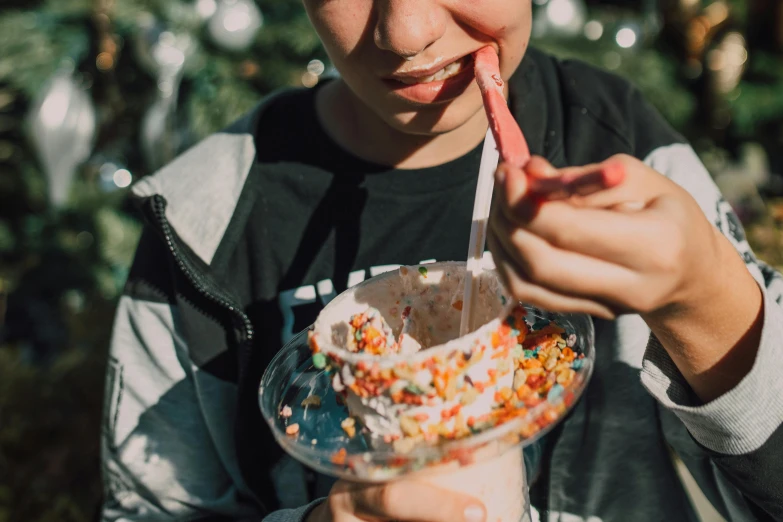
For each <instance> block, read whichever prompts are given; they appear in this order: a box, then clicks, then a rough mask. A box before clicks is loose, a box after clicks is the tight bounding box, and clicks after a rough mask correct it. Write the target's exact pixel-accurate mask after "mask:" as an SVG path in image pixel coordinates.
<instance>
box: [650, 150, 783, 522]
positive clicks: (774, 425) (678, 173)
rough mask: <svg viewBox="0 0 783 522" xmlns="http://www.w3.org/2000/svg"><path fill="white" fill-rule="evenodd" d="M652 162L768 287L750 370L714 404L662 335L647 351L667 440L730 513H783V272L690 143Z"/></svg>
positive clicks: (656, 154)
mask: <svg viewBox="0 0 783 522" xmlns="http://www.w3.org/2000/svg"><path fill="white" fill-rule="evenodd" d="M646 163H647V164H648V165H650V166H651V167H653V168H654V169H655V170H657V171H658V172H661V173H662V174H665V175H666V176H668V177H669V178H671V179H672V180H673V181H675V182H676V183H678V184H679V185H681V186H682V187H684V188H685V189H686V190H688V192H689V193H690V194H691V195H692V196H693V197H694V198H695V199H696V201H697V202H698V204H699V205H700V207H701V208H702V210H703V212H704V213H705V215H706V216H707V218H708V219H709V220H710V221H711V222H712V223H713V224H714V225H715V226H716V227H717V228H718V229H719V230H720V231H721V232H722V233H723V234H724V235H725V236H726V237H727V238H728V239H729V241H731V242H732V244H733V245H734V246H735V247H736V249H737V251H738V255H740V256H742V258H743V259H744V260H745V263H746V266H747V268H748V270H749V271H750V272H751V274H752V275H753V277H754V278H755V280H756V282H757V283H758V285H759V286H760V288H761V289H762V292H763V306H764V315H763V321H764V323H763V330H762V334H761V342H760V346H759V350H758V354H757V356H756V360H755V363H754V365H753V367H752V369H751V371H750V373H749V374H748V375H747V376H746V377H745V378H744V379H743V380H742V381H741V382H740V383H739V384H738V385H737V386H736V387H735V388H734V389H732V390H730V391H728V392H727V393H725V394H724V395H722V396H721V397H719V398H717V399H715V400H713V401H711V402H709V403H707V404H702V403H700V402H699V401H698V400H697V399H696V398H695V397H694V394H693V392H692V390H691V389H690V387H689V386H688V384H687V382H686V380H685V378H684V377H683V376H682V375H681V374H680V372H679V370H678V369H677V367H676V366H675V365H674V362H673V361H672V359H671V358H670V357H669V355H668V353H667V352H666V351H665V350H664V349H663V347H662V346H661V344H660V342H658V340H657V339H656V338H655V337H654V336H652V337H651V339H650V342H649V344H648V346H647V350H646V353H645V356H644V360H643V364H642V374H641V378H642V383H643V385H644V386H645V387H646V388H647V390H648V391H649V392H650V393H651V394H652V395H653V396H654V397H655V398H656V399H657V401H658V402H659V404H660V405H661V406H662V408H663V410H664V411H663V412H662V423H663V424H664V433H666V434H667V441H668V442H669V444H670V445H671V446H672V447H673V449H674V450H675V451H676V452H677V453H678V454H680V455H681V457H682V459H683V462H684V463H685V464H686V465H687V466H688V468H689V471H690V472H691V473H692V474H693V476H694V478H696V480H697V482H699V485H700V486H701V488H702V490H704V492H705V494H706V495H707V496H708V498H709V499H710V500H711V501H712V503H713V505H715V507H716V508H718V510H719V511H721V512H722V514H723V515H724V516H725V517H726V518H728V519H729V520H732V521H733V520H737V521H739V520H742V521H746V520H783V427H781V424H782V423H783V379H781V378H780V376H781V375H782V374H783V307H781V302H782V301H783V278H781V275H780V274H779V273H777V272H776V271H775V270H774V269H772V268H771V267H769V266H767V265H766V264H764V263H762V262H760V261H759V260H757V259H756V257H755V255H754V254H753V252H752V251H751V249H750V246H749V245H748V242H747V240H746V237H745V233H744V231H743V229H742V225H741V223H740V221H739V219H738V218H737V216H736V215H735V214H734V212H733V211H732V209H731V207H730V206H729V204H728V203H727V202H726V201H725V200H724V199H723V197H722V196H721V194H720V191H719V190H718V188H717V186H716V185H715V184H714V183H713V181H712V179H711V177H710V175H709V173H708V172H707V170H706V169H705V167H704V166H703V165H702V163H701V161H700V160H699V158H698V156H697V155H696V153H695V152H694V151H693V149H692V148H691V147H690V146H688V145H686V144H673V145H668V146H664V147H660V148H657V149H655V150H654V151H653V152H652V153H651V154H650V155H649V156H648V157H647V159H646ZM726 284H731V281H726ZM726 306H732V304H731V303H726ZM667 414H668V417H667ZM672 414H673V415H672ZM667 419H670V420H671V419H675V421H674V422H677V420H678V421H679V422H680V423H681V425H683V426H684V427H685V428H686V429H687V432H688V434H689V437H688V436H678V435H677V433H678V430H677V429H676V427H675V426H671V424H669V425H668V426H667Z"/></svg>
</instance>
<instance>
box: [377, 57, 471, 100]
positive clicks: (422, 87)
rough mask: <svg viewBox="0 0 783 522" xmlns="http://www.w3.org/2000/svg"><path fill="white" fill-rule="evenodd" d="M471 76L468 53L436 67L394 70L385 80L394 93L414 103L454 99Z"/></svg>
mask: <svg viewBox="0 0 783 522" xmlns="http://www.w3.org/2000/svg"><path fill="white" fill-rule="evenodd" d="M433 69H434V70H433ZM473 78H474V75H473V67H472V58H471V55H467V56H463V57H461V58H457V59H455V60H452V61H451V62H447V63H446V64H445V65H441V66H439V68H438V67H437V66H436V67H433V68H431V69H429V70H422V71H410V72H406V73H398V74H395V75H393V76H392V77H390V78H387V79H385V80H384V83H386V85H387V86H388V87H389V88H390V90H391V92H392V94H393V95H395V96H398V97H400V98H403V99H405V100H408V101H412V102H414V103H420V104H430V103H439V102H446V101H450V100H453V99H454V98H456V97H457V96H459V95H460V94H462V92H464V91H465V89H466V88H467V87H468V85H470V83H471V82H472V81H473Z"/></svg>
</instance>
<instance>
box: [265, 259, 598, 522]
mask: <svg viewBox="0 0 783 522" xmlns="http://www.w3.org/2000/svg"><path fill="white" fill-rule="evenodd" d="M419 268H421V267H407V270H408V272H410V271H411V270H414V271H417V272H418V271H419ZM425 268H426V271H425V270H422V273H423V274H427V277H428V278H429V277H432V280H438V281H440V280H441V279H442V277H441V278H436V277H435V274H438V273H440V272H443V271H448V272H449V273H457V274H460V273H461V274H464V270H465V265H464V263H436V264H432V265H426V266H425ZM439 271H440V272H439ZM485 275H486V274H485ZM489 277H490V279H491V278H493V277H495V276H494V275H491V274H490V275H489ZM399 278H400V274H399V273H397V272H392V273H386V274H382V275H380V276H377V277H375V278H372V279H369V280H367V281H365V282H363V283H361V284H360V285H357V286H356V287H353V288H351V289H349V290H348V291H346V292H344V293H343V294H341V295H340V296H338V297H337V298H336V299H335V300H334V301H332V303H330V304H329V305H328V306H327V308H326V309H325V310H324V312H322V314H321V316H319V321H322V320H323V321H326V322H324V323H322V324H321V327H322V329H323V327H324V325H326V327H327V328H328V329H330V330H332V331H334V332H335V335H334V336H333V337H332V338H331V339H333V340H334V341H335V342H330V341H329V340H324V339H321V346H320V347H319V349H320V351H321V352H322V353H324V354H326V355H327V357H334V358H335V360H338V361H340V362H341V364H352V365H356V364H360V363H361V364H373V363H379V362H380V363H383V362H387V363H388V364H390V365H399V364H403V363H408V362H410V361H412V360H415V359H416V358H417V357H432V356H433V355H438V356H439V357H441V358H444V359H448V357H450V355H451V354H453V353H454V351H455V350H459V349H461V347H462V346H463V345H464V344H465V338H466V337H471V336H472V337H471V339H472V340H475V339H483V338H485V337H486V335H488V332H489V330H491V323H492V321H493V320H494V321H496V320H497V319H498V318H499V319H500V320H502V319H503V318H504V316H503V315H502V314H503V313H504V312H505V310H506V303H505V302H504V301H505V300H507V299H508V298H507V296H505V294H503V292H504V291H503V289H502V287H498V286H497V285H496V286H492V287H491V290H492V292H497V295H496V297H497V299H498V301H497V303H492V299H490V297H491V296H490V297H487V298H486V299H483V300H481V299H480V300H479V302H480V303H483V304H482V305H481V306H482V307H483V310H478V311H477V312H478V314H479V316H480V317H481V318H482V321H481V322H486V323H487V324H485V325H484V326H485V327H486V328H485V330H487V331H483V330H482V328H484V327H480V328H479V329H477V330H476V331H475V332H471V334H468V336H465V337H463V338H460V339H446V337H447V336H448V335H449V334H448V333H447V331H448V330H449V328H452V330H451V331H455V330H453V326H454V325H451V326H449V325H448V324H447V322H448V321H452V320H456V321H457V323H458V321H459V315H460V314H459V311H458V310H456V309H454V312H453V314H452V315H453V317H450V318H446V317H444V316H443V314H437V315H436V316H435V317H437V318H438V320H439V321H441V323H442V326H443V328H442V330H443V331H442V332H440V333H439V332H437V331H436V332H433V333H432V338H433V339H434V340H435V342H440V343H439V344H437V346H433V347H431V348H427V349H425V350H423V351H422V352H419V353H418V354H415V355H412V356H411V355H407V356H401V355H385V356H378V355H372V354H367V353H353V352H348V351H347V350H345V348H344V346H341V341H342V340H343V339H342V338H341V337H340V335H342V334H343V333H344V332H342V333H341V331H340V327H339V317H340V315H341V314H343V313H344V312H345V311H346V310H348V313H349V315H350V313H351V310H354V309H355V310H357V311H358V310H361V309H363V308H366V306H368V305H369V306H373V307H375V308H377V309H378V310H380V311H381V312H382V313H386V312H388V309H389V308H390V307H392V306H395V305H397V303H396V301H398V300H399V295H398V294H399V292H397V290H396V289H395V288H396V287H398V286H399V285H400V284H401V283H400V281H399ZM408 279H409V278H408ZM458 284H459V283H458ZM403 287H404V289H405V290H407V291H410V290H411V286H410V284H408V283H404V284H403ZM390 289H391V290H390ZM414 290H416V291H417V292H420V291H421V289H420V288H415V289H414ZM447 293H448V292H447ZM346 303H347V306H346ZM449 307H450V303H448V302H446V303H445V305H444V306H442V307H441V312H443V313H444V314H446V311H447V310H448V309H449ZM452 308H453V307H452ZM525 311H526V312H527V316H526V320H527V321H528V322H530V323H533V322H536V321H541V320H544V321H554V322H556V323H557V324H558V325H559V326H561V327H563V328H564V329H565V334H564V335H567V336H570V337H571V338H572V339H573V341H574V349H575V350H578V351H579V352H580V353H582V354H584V358H583V359H582V364H581V367H580V368H579V369H578V371H577V372H576V376H575V378H574V379H573V381H572V382H571V383H570V384H569V385H568V386H567V387H566V388H565V390H564V392H563V393H562V394H560V395H559V396H557V397H554V398H553V399H552V400H546V401H544V402H542V403H541V404H538V405H536V406H535V407H531V408H530V409H529V410H528V412H527V414H526V415H525V416H524V417H518V418H514V419H512V420H510V421H508V422H505V423H503V424H500V425H498V426H494V427H491V428H489V429H487V430H485V431H480V432H477V433H474V434H472V435H470V436H467V437H464V438H460V439H458V440H443V441H439V442H438V443H435V444H420V445H417V446H416V447H414V448H413V449H411V450H409V451H405V452H404V453H401V452H400V451H397V450H395V448H394V447H393V446H392V445H390V444H384V443H382V442H379V439H378V438H374V437H371V436H369V435H368V434H364V436H362V434H359V435H357V436H353V437H349V436H348V435H347V434H346V432H345V430H344V429H343V427H342V426H341V424H342V422H343V421H344V420H345V418H346V417H347V416H348V414H355V413H356V412H350V411H348V408H347V407H346V402H348V403H350V402H351V401H346V400H345V399H344V394H337V393H336V392H335V391H334V388H333V383H334V373H335V369H334V368H333V369H332V372H331V373H330V372H328V371H327V370H326V369H324V368H317V367H316V366H315V365H314V363H313V357H312V355H313V354H312V351H311V347H310V346H309V345H308V340H307V337H308V331H305V332H302V333H300V334H299V335H297V336H296V337H294V338H293V339H292V340H291V341H290V342H289V343H288V344H287V345H286V346H285V347H283V349H282V350H281V351H280V352H279V353H278V354H277V355H276V356H275V358H274V359H273V360H272V362H271V363H270V365H269V367H268V368H267V370H266V372H265V373H264V376H263V378H262V381H261V386H260V390H259V400H260V406H261V410H262V413H263V415H264V418H265V419H266V421H267V423H268V424H269V426H270V428H271V429H272V432H273V433H274V435H275V437H276V440H277V441H278V442H279V443H280V445H281V446H282V447H283V449H284V450H285V451H287V452H288V453H289V454H290V455H292V456H293V457H294V458H296V459H297V460H299V461H301V462H302V463H304V464H305V465H307V466H308V467H310V468H312V469H314V470H317V471H319V472H322V473H325V474H328V475H331V476H335V477H339V478H344V479H347V480H351V481H358V482H375V483H377V482H385V481H390V480H406V479H410V478H415V479H416V480H425V481H428V482H430V483H433V484H435V485H438V486H440V487H443V488H446V489H450V490H454V491H458V492H462V493H465V494H468V495H471V496H474V497H477V498H479V499H481V500H482V501H483V502H484V504H485V506H486V508H487V513H488V517H487V520H488V521H489V522H518V521H528V520H530V506H529V497H528V484H527V479H526V470H525V462H524V458H523V448H524V447H525V446H527V445H530V444H533V443H534V442H536V441H537V440H538V439H539V438H540V437H542V436H543V435H544V434H545V433H547V432H548V431H549V430H551V428H552V427H553V426H555V425H556V424H557V423H558V422H559V421H560V420H561V419H562V418H563V417H564V416H565V415H566V414H567V412H568V411H569V410H570V409H571V408H572V407H573V405H574V403H575V402H576V400H577V399H578V398H579V396H580V395H581V394H582V392H583V390H584V388H585V387H586V385H587V382H588V381H589V378H590V376H591V374H592V369H593V364H594V357H595V352H594V330H593V324H592V321H591V320H590V318H589V317H588V316H586V315H583V314H553V313H549V312H546V311H543V310H539V309H536V308H534V307H529V306H526V307H525ZM449 313H451V312H449ZM343 319H344V320H347V319H348V316H345V317H343ZM425 319H426V318H425ZM419 320H420V321H421V320H422V318H421V317H420V318H419ZM389 323H390V326H391V327H392V329H396V330H397V331H395V334H397V333H399V329H400V328H401V327H402V324H401V321H399V320H390V321H389ZM318 326H319V325H318V323H316V325H315V329H316V330H317V329H318ZM420 326H422V325H420ZM423 326H424V327H426V326H427V325H423ZM456 331H458V324H457V330H456ZM444 336H445V337H444ZM443 341H447V342H443ZM383 359H386V361H383ZM313 395H316V396H317V397H318V401H317V402H318V404H317V405H315V404H314V403H313V401H312V400H311V399H308V398H311V397H312V396H313ZM305 399H308V400H307V401H306V400H305ZM303 401H304V405H302V404H303ZM284 411H285V412H286V414H285V415H281V413H283V412H284ZM554 415H556V418H554V417H553V416H554ZM543 419H546V420H543ZM293 425H296V430H295V432H293V431H294V430H293V429H292V428H291V427H292V426H293Z"/></svg>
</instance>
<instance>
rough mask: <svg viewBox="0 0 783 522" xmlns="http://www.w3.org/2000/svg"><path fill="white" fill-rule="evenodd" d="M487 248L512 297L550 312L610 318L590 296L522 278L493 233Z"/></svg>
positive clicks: (603, 308) (605, 307) (610, 313)
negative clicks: (552, 287) (568, 293)
mask: <svg viewBox="0 0 783 522" xmlns="http://www.w3.org/2000/svg"><path fill="white" fill-rule="evenodd" d="M487 240H488V244H489V248H490V250H491V252H492V256H493V258H494V261H495V265H496V267H497V271H498V274H499V275H500V278H501V280H502V281H503V284H504V285H505V287H506V289H507V290H508V291H509V292H510V293H511V295H513V296H514V298H515V299H518V300H519V301H522V302H524V303H527V304H532V305H535V306H538V307H541V308H544V309H546V310H549V311H552V312H563V313H587V314H590V315H593V316H595V317H600V318H603V319H614V318H615V317H616V314H615V313H614V312H613V311H612V309H611V308H610V307H609V306H607V305H605V304H603V303H599V302H597V301H595V300H592V299H587V298H582V297H574V296H571V295H564V294H561V293H558V292H555V291H553V290H550V289H547V288H544V287H543V286H540V285H537V284H533V283H531V282H529V281H525V280H524V279H522V277H521V276H520V274H519V272H518V270H517V266H518V265H517V264H516V263H515V262H513V261H512V260H511V258H510V256H509V253H508V250H506V249H505V248H504V247H503V246H501V244H500V242H499V241H498V240H497V239H496V238H495V236H494V235H490V237H489V238H488V239H487Z"/></svg>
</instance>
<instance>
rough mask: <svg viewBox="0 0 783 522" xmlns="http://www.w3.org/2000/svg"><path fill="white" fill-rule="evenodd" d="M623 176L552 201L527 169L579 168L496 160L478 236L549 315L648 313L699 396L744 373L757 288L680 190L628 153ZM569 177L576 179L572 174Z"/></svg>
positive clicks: (512, 282) (518, 292) (757, 315)
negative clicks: (533, 185) (533, 186)
mask: <svg viewBox="0 0 783 522" xmlns="http://www.w3.org/2000/svg"><path fill="white" fill-rule="evenodd" d="M607 162H620V163H621V166H622V167H624V169H625V180H624V181H623V182H622V183H621V184H620V185H618V186H616V187H614V188H609V189H606V190H597V187H591V188H590V187H588V190H585V191H584V192H583V193H584V194H587V195H568V194H566V197H564V198H563V199H559V200H552V199H551V198H550V197H547V196H543V195H539V194H533V193H531V192H530V191H529V190H528V189H527V187H528V186H529V178H530V177H536V176H538V177H545V176H557V175H563V174H564V173H565V174H567V175H568V176H574V175H576V176H579V175H580V173H586V172H590V171H595V165H593V166H587V167H576V168H568V169H562V170H560V171H558V170H555V169H554V168H553V167H552V166H551V165H549V164H548V163H547V162H546V161H545V160H544V159H542V158H533V159H532V160H531V161H530V163H529V164H528V166H527V167H526V172H525V173H523V172H522V171H520V170H518V169H512V168H509V167H508V166H501V167H500V168H499V169H498V173H497V186H498V190H497V192H496V200H495V205H494V207H493V212H492V214H491V216H490V223H489V231H488V237H487V241H488V243H489V247H490V250H491V251H492V254H493V256H494V258H495V264H496V265H497V267H498V272H499V273H500V276H501V277H502V278H503V280H504V282H505V283H506V285H507V288H508V290H509V291H510V292H511V293H512V294H513V295H514V296H515V297H516V298H518V299H519V300H521V301H524V302H527V303H531V304H534V305H538V306H541V307H542V308H546V309H548V310H551V311H555V312H586V313H589V314H592V315H594V316H597V317H603V318H607V319H611V318H614V317H615V316H617V315H618V314H622V313H625V312H635V313H638V314H640V315H641V317H642V319H644V320H645V322H647V325H648V326H649V327H650V329H651V331H652V332H653V333H654V334H655V336H656V337H657V338H658V340H659V341H660V342H661V344H662V345H663V347H664V348H665V349H666V351H667V352H668V353H669V355H670V356H671V358H672V360H673V361H674V363H675V364H676V365H677V367H678V368H679V370H680V372H681V373H682V375H683V376H684V377H685V379H686V380H687V381H688V383H689V384H690V386H691V388H692V389H693V390H694V391H695V392H696V395H698V397H699V398H700V399H701V400H702V401H703V402H704V403H706V402H709V401H711V400H713V399H715V398H717V397H720V396H721V395H723V394H724V393H726V392H727V391H729V390H731V389H733V388H734V387H735V386H736V385H737V383H739V382H740V381H741V380H742V379H743V378H744V377H745V376H746V375H747V374H748V372H749V371H750V369H751V368H752V366H753V363H754V361H755V358H756V353H757V351H758V346H759V340H760V338H761V329H762V325H763V316H764V314H763V300H762V292H761V289H760V288H759V286H758V284H757V283H756V281H755V280H754V279H753V276H752V275H751V273H750V271H749V270H748V269H747V267H746V266H745V263H744V261H743V259H742V257H741V256H739V255H738V253H737V251H736V250H735V249H734V247H733V246H732V244H731V243H730V242H729V240H728V239H726V238H725V237H724V236H723V235H721V233H720V232H718V230H717V229H716V228H714V227H713V226H712V224H710V223H709V221H707V218H706V217H705V216H704V214H703V213H702V211H701V209H700V208H699V206H698V204H697V203H696V201H695V200H694V199H693V198H692V197H691V196H690V194H688V193H687V192H686V191H685V190H684V189H683V188H681V187H680V186H679V185H677V184H675V183H674V182H672V181H670V180H669V179H667V178H666V177H665V176H663V175H661V174H659V173H658V172H656V171H654V170H652V169H651V168H649V167H647V166H646V165H644V164H643V163H642V162H640V161H639V160H637V159H635V158H632V157H629V156H622V155H621V156H615V157H613V158H610V159H609V160H607ZM576 185H579V184H578V183H577V184H576Z"/></svg>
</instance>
